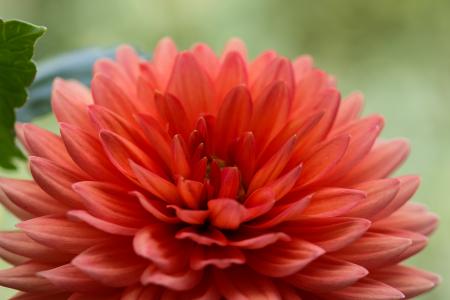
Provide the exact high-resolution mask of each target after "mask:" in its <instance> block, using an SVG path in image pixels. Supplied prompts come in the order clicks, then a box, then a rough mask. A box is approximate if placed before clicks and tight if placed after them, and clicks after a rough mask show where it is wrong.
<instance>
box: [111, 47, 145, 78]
mask: <svg viewBox="0 0 450 300" xmlns="http://www.w3.org/2000/svg"><path fill="white" fill-rule="evenodd" d="M116 59H117V62H118V63H119V64H120V66H121V67H122V68H123V69H124V70H125V72H126V73H127V75H128V77H130V78H131V79H132V80H133V81H136V80H137V77H138V76H139V61H140V58H139V56H138V54H137V53H136V51H134V49H133V48H132V47H130V46H128V45H121V46H119V47H118V48H117V51H116Z"/></svg>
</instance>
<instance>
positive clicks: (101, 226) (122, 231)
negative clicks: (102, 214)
mask: <svg viewBox="0 0 450 300" xmlns="http://www.w3.org/2000/svg"><path fill="white" fill-rule="evenodd" d="M67 215H68V216H69V218H71V219H73V220H77V221H82V222H85V223H86V224H89V225H90V226H92V227H93V228H97V229H98V230H101V231H104V232H107V233H110V234H115V235H125V236H133V235H135V234H136V232H137V231H138V229H137V228H136V227H128V226H123V225H118V224H115V223H111V222H108V221H105V220H103V219H99V218H97V217H94V216H93V215H91V214H89V213H88V212H87V211H84V210H71V211H69V212H68V213H67Z"/></svg>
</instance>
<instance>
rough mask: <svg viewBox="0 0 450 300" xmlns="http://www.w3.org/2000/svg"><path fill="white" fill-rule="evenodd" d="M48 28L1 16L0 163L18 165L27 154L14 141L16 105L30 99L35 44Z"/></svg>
mask: <svg viewBox="0 0 450 300" xmlns="http://www.w3.org/2000/svg"><path fill="white" fill-rule="evenodd" d="M45 30H46V28H45V27H41V26H35V25H33V24H29V23H26V22H22V21H17V20H10V21H3V20H2V19H0V166H1V167H4V168H7V169H12V168H14V164H13V162H12V161H13V159H14V157H17V158H20V157H23V155H22V154H21V152H20V150H19V149H18V148H17V147H16V145H15V142H14V123H15V113H14V109H15V108H17V107H20V106H22V105H23V104H24V103H25V101H26V100H27V90H26V88H27V87H28V86H30V85H31V83H32V82H33V79H34V77H35V75H36V66H35V65H34V63H33V62H32V61H31V58H32V56H33V52H34V45H35V43H36V41H37V39H38V38H39V37H41V36H42V35H43V34H44V32H45Z"/></svg>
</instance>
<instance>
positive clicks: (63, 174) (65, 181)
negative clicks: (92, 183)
mask: <svg viewBox="0 0 450 300" xmlns="http://www.w3.org/2000/svg"><path fill="white" fill-rule="evenodd" d="M29 159H30V170H31V174H32V175H33V178H34V180H35V181H36V183H37V184H38V185H39V186H40V187H41V188H42V189H43V190H44V191H45V192H47V193H48V194H50V195H51V196H52V197H54V198H55V199H57V200H58V201H61V202H63V203H64V204H66V205H67V206H70V207H75V208H78V207H82V203H81V199H80V197H79V196H78V195H77V194H76V193H75V192H74V191H73V190H72V184H73V183H75V182H77V181H83V180H86V179H88V178H86V177H81V176H80V175H79V174H77V173H74V172H72V170H69V169H66V168H64V167H61V166H59V165H57V164H55V163H54V162H52V161H50V160H47V159H44V158H40V157H35V156H31V157H30V158H29Z"/></svg>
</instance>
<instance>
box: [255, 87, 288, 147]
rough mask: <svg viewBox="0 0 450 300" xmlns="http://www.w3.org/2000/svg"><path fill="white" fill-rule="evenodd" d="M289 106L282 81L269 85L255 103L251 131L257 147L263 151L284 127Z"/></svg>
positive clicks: (286, 91) (286, 88)
mask: <svg viewBox="0 0 450 300" xmlns="http://www.w3.org/2000/svg"><path fill="white" fill-rule="evenodd" d="M252 95H254V94H252ZM254 98H255V99H257V98H256V97H254ZM290 105H291V102H290V97H289V90H288V87H287V85H286V83H285V82H282V81H279V82H276V83H274V84H273V85H271V86H270V87H269V88H268V89H267V91H266V92H264V94H263V95H262V96H261V99H259V100H258V101H257V102H256V104H255V107H254V110H253V114H252V121H251V130H252V132H253V134H254V135H255V138H256V140H257V141H258V147H261V148H262V149H263V148H264V147H265V145H266V144H267V143H268V142H269V141H270V140H271V139H272V138H273V137H274V136H275V135H276V134H277V133H278V132H279V131H280V130H281V129H282V128H283V127H284V125H285V122H286V120H287V119H288V116H289V111H290Z"/></svg>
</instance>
